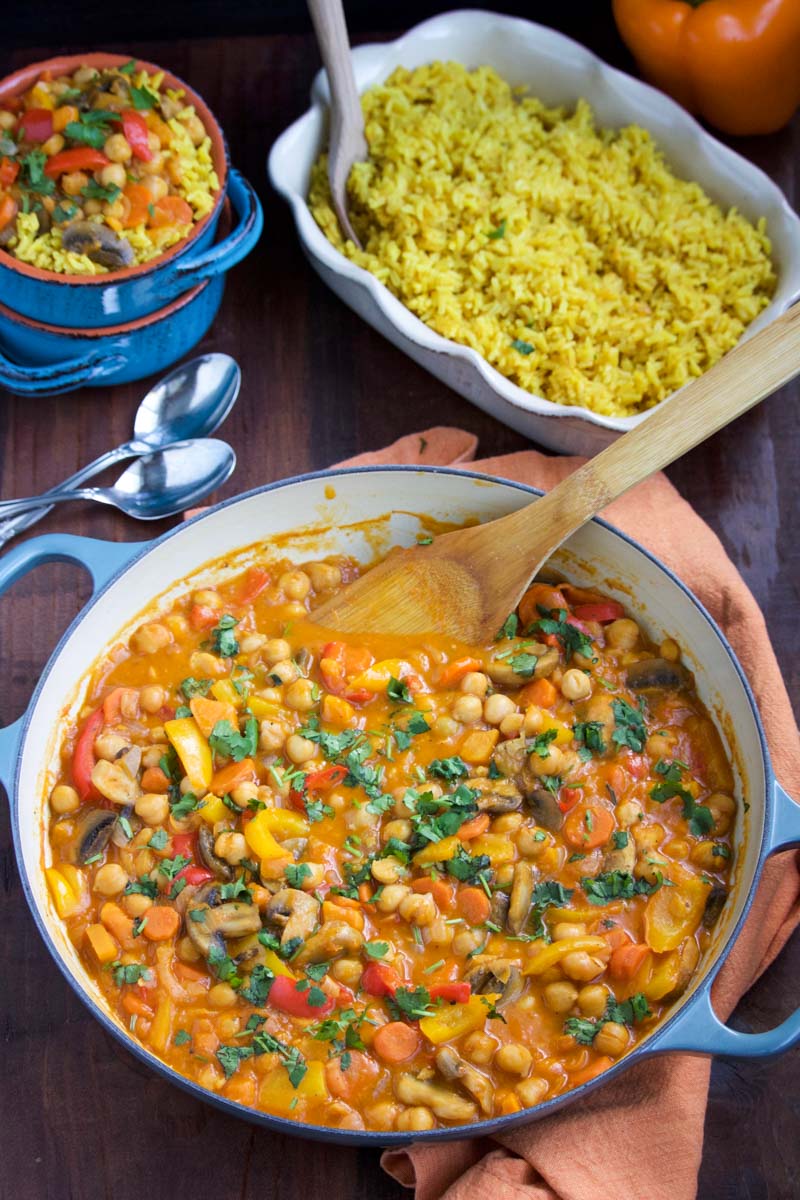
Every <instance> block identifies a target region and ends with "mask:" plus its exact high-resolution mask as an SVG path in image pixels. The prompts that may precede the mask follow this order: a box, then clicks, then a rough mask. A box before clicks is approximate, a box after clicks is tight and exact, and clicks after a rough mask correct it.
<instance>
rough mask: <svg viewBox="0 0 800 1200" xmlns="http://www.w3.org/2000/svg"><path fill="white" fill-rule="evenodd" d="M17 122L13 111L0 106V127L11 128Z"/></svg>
mask: <svg viewBox="0 0 800 1200" xmlns="http://www.w3.org/2000/svg"><path fill="white" fill-rule="evenodd" d="M16 123H17V118H16V117H15V115H14V113H12V112H9V111H8V109H7V108H0V129H13V128H14V126H15V125H16Z"/></svg>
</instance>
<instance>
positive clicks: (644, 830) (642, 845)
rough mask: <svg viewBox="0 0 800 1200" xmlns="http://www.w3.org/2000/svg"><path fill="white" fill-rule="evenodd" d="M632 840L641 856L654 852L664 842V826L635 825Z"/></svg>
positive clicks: (656, 823)
mask: <svg viewBox="0 0 800 1200" xmlns="http://www.w3.org/2000/svg"><path fill="white" fill-rule="evenodd" d="M633 840H634V841H635V842H636V845H637V846H638V848H639V850H640V852H641V853H643V854H646V853H647V852H648V851H650V850H656V849H657V848H658V847H659V846H660V845H661V843H662V842H663V840H664V826H663V825H659V824H658V822H655V823H654V824H653V825H637V826H636V828H635V829H634V831H633Z"/></svg>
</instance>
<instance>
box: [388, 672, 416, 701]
mask: <svg viewBox="0 0 800 1200" xmlns="http://www.w3.org/2000/svg"><path fill="white" fill-rule="evenodd" d="M386 695H387V696H388V697H389V699H390V700H394V702H395V704H413V703H414V698H413V696H412V695H411V692H410V691H409V690H408V685H407V684H405V683H403V682H402V680H400V679H395V677H394V675H390V676H389V682H388V684H387V686H386Z"/></svg>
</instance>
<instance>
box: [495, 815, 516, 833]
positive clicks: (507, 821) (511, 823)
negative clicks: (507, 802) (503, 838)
mask: <svg viewBox="0 0 800 1200" xmlns="http://www.w3.org/2000/svg"><path fill="white" fill-rule="evenodd" d="M523 819H524V818H523V816H522V813H518V812H510V813H503V815H502V816H500V817H495V819H494V820H493V821H492V825H491V830H492V833H514V831H515V830H517V829H519V828H520V826H521V825H522V822H523Z"/></svg>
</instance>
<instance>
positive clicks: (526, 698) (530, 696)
mask: <svg viewBox="0 0 800 1200" xmlns="http://www.w3.org/2000/svg"><path fill="white" fill-rule="evenodd" d="M557 699H558V692H557V691H556V689H555V688H554V687H553V685H552V683H551V682H550V680H549V679H534V681H533V683H526V684H525V687H524V688H523V689H522V691H521V692H520V694H519V696H518V697H517V702H518V703H519V704H521V705H523V706H524V707H525V708H527V706H528V705H529V704H538V706H539V708H552V707H553V705H554V704H555V702H556V700H557Z"/></svg>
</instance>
